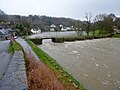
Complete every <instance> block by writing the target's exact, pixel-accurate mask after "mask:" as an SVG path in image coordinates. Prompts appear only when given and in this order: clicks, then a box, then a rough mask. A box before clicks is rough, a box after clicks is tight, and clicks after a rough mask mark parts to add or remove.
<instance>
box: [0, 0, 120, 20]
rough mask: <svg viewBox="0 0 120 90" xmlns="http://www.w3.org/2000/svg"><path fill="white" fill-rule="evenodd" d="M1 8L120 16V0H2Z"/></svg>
mask: <svg viewBox="0 0 120 90" xmlns="http://www.w3.org/2000/svg"><path fill="white" fill-rule="evenodd" d="M0 9H1V10H3V11H4V12H5V13H7V14H17V15H29V14H32V15H46V16H53V17H54V16H55V17H69V18H75V19H84V18H85V13H86V12H91V13H92V14H93V16H95V15H96V14H100V13H107V14H110V13H114V14H115V15H116V16H120V0H0Z"/></svg>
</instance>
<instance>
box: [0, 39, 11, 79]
mask: <svg viewBox="0 0 120 90" xmlns="http://www.w3.org/2000/svg"><path fill="white" fill-rule="evenodd" d="M8 45H9V41H8V40H6V41H0V80H1V79H2V77H3V76H4V74H5V72H6V70H7V68H8V65H9V63H10V60H11V55H10V54H8V53H7V48H8Z"/></svg>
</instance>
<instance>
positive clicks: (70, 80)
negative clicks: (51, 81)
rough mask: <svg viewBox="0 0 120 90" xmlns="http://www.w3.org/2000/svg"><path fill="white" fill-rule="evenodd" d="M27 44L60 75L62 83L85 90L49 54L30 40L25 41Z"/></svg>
mask: <svg viewBox="0 0 120 90" xmlns="http://www.w3.org/2000/svg"><path fill="white" fill-rule="evenodd" d="M25 40H26V42H27V43H28V44H29V45H30V46H31V48H32V50H33V51H34V52H35V53H36V55H37V56H38V58H39V59H40V60H41V61H42V62H43V63H44V64H45V65H47V66H48V67H49V68H50V69H51V70H52V71H54V72H55V73H57V74H60V76H59V78H58V79H59V80H60V81H61V82H63V83H64V82H66V83H69V84H73V85H74V86H75V87H76V88H80V89H81V90H85V88H84V87H83V85H82V84H80V83H79V82H78V81H77V80H76V79H74V78H73V77H72V76H71V75H70V74H68V73H67V72H66V71H65V70H63V68H62V67H61V66H60V65H59V64H58V63H57V62H56V60H54V59H53V58H52V57H50V56H49V55H48V54H46V53H45V52H44V51H42V50H41V49H40V48H38V47H37V46H36V45H35V44H34V43H33V42H32V41H30V40H29V39H25Z"/></svg>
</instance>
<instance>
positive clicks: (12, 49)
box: [8, 41, 23, 54]
mask: <svg viewBox="0 0 120 90" xmlns="http://www.w3.org/2000/svg"><path fill="white" fill-rule="evenodd" d="M19 50H23V48H22V46H21V45H20V44H19V43H18V42H16V41H13V42H10V44H9V47H8V53H11V54H13V53H14V52H15V51H19Z"/></svg>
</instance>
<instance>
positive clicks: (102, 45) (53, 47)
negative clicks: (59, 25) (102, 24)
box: [39, 38, 120, 90]
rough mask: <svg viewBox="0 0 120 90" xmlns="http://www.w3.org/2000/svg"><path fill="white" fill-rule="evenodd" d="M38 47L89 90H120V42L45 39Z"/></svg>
mask: <svg viewBox="0 0 120 90" xmlns="http://www.w3.org/2000/svg"><path fill="white" fill-rule="evenodd" d="M39 47H40V48H41V49H42V50H44V51H45V52H46V53H48V54H49V55H50V56H52V57H53V58H54V59H55V60H57V62H58V63H59V64H60V65H61V66H62V67H63V68H64V69H65V70H67V71H68V72H69V73H70V74H71V75H72V76H73V77H74V78H76V79H77V80H78V81H80V82H81V83H82V84H83V85H84V86H85V87H86V88H87V89H88V90H120V39H118V38H106V39H95V40H86V41H75V42H65V43H61V44H58V43H52V42H51V40H44V41H43V44H42V45H40V46H39Z"/></svg>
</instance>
